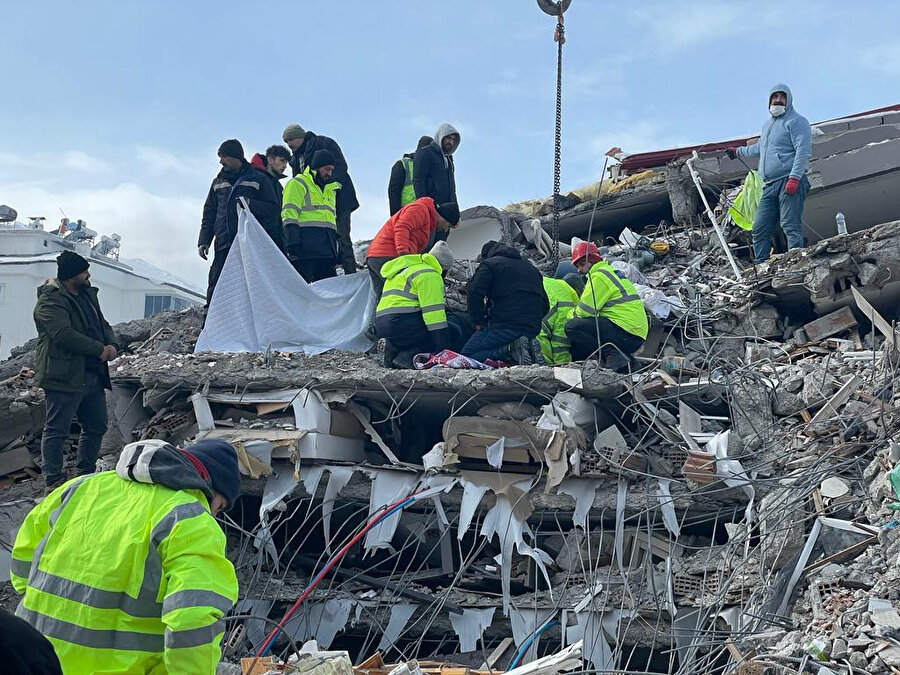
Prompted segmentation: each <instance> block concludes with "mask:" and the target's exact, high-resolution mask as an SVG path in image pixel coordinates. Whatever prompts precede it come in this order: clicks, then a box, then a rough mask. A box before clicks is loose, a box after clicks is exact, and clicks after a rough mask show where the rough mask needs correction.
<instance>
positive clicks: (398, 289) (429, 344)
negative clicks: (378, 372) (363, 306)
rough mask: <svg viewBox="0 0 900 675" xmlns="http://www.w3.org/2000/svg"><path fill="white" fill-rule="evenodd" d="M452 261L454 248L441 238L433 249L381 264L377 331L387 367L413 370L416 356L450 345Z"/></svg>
mask: <svg viewBox="0 0 900 675" xmlns="http://www.w3.org/2000/svg"><path fill="white" fill-rule="evenodd" d="M452 265H453V253H452V251H450V247H449V246H447V244H446V242H438V244H436V245H435V247H434V249H432V253H422V254H410V255H401V256H398V257H396V258H393V259H392V260H389V261H388V262H386V263H385V264H384V266H383V267H382V268H381V275H382V276H383V277H384V279H385V281H384V290H383V291H382V293H381V299H380V300H379V301H378V306H377V307H376V308H375V329H376V331H377V333H378V338H379V343H380V344H379V345H378V351H379V352H381V353H382V355H383V356H382V365H384V366H385V367H386V368H412V367H413V357H414V356H415V355H416V354H422V353H428V354H434V353H437V352H439V351H441V350H442V349H448V348H449V347H450V344H451V340H452V333H451V329H450V325H449V324H448V322H447V308H446V303H445V300H444V274H445V272H446V271H447V270H449V269H450V267H451V266H452ZM382 340H383V342H382Z"/></svg>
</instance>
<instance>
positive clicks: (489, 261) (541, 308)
mask: <svg viewBox="0 0 900 675" xmlns="http://www.w3.org/2000/svg"><path fill="white" fill-rule="evenodd" d="M466 295H467V296H468V304H469V316H471V317H472V321H473V322H475V324H476V325H478V326H481V327H482V328H483V327H485V325H487V327H488V328H509V329H513V330H521V331H522V332H523V334H525V335H527V336H529V337H534V336H536V335H537V334H538V333H539V332H540V329H541V319H542V318H543V317H544V315H546V314H547V312H548V311H550V303H549V302H548V301H547V295H546V293H544V282H543V279H542V277H541V273H540V272H539V271H538V269H537V268H536V267H535V266H534V265H532V264H531V263H530V262H528V261H527V260H523V259H522V256H520V255H519V252H518V251H517V250H516V249H514V248H512V247H511V246H507V245H506V244H501V243H500V242H496V241H489V242H488V243H486V244H485V245H484V247H483V248H482V249H481V264H480V265H479V266H478V269H477V270H475V275H474V276H473V277H472V279H471V281H469V285H468V286H467V287H466Z"/></svg>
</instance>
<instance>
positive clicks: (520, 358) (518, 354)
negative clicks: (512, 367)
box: [509, 335, 534, 366]
mask: <svg viewBox="0 0 900 675" xmlns="http://www.w3.org/2000/svg"><path fill="white" fill-rule="evenodd" d="M509 355H510V356H511V357H512V360H513V363H517V364H518V365H520V366H530V365H531V364H532V363H534V360H533V359H532V357H531V341H530V340H529V339H528V338H527V337H525V336H524V335H523V336H522V337H520V338H516V340H515V341H513V342H511V343H510V345H509Z"/></svg>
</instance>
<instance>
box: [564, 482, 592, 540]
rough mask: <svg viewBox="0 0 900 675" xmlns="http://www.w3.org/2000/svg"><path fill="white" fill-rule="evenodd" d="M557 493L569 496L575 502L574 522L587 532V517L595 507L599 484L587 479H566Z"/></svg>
mask: <svg viewBox="0 0 900 675" xmlns="http://www.w3.org/2000/svg"><path fill="white" fill-rule="evenodd" d="M556 491H557V492H559V493H562V494H564V495H569V496H570V497H571V498H572V499H574V500H575V512H574V513H573V514H572V522H573V523H574V524H575V526H576V527H580V528H581V529H582V530H585V531H587V517H588V513H589V512H590V510H591V506H593V505H594V494H595V493H596V491H597V482H596V481H593V480H589V479H586V478H566V479H565V480H564V481H563V482H562V483H561V484H560V486H559V487H558V488H556Z"/></svg>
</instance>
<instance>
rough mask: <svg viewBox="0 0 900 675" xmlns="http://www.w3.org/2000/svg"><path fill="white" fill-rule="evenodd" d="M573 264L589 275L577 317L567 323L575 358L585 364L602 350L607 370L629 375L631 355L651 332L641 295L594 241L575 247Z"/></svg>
mask: <svg viewBox="0 0 900 675" xmlns="http://www.w3.org/2000/svg"><path fill="white" fill-rule="evenodd" d="M572 264H573V265H575V267H576V269H577V270H578V273H579V274H587V280H586V281H585V285H584V291H583V292H582V293H581V298H580V299H579V300H578V304H577V305H576V306H575V311H574V312H573V318H571V319H569V321H568V322H566V336H567V337H568V338H569V342H570V345H571V351H572V359H573V360H575V361H583V360H585V359H587V358H589V357H590V356H591V355H592V354H594V353H595V352H596V351H597V350H598V349H599V350H600V356H601V361H602V362H603V363H604V364H606V367H607V368H610V369H611V370H616V371H618V372H627V371H628V370H629V368H630V367H631V355H632V354H634V352H636V351H637V350H638V349H640V348H641V347H642V346H643V344H644V341H645V340H646V339H647V333H648V332H649V323H648V321H647V312H646V311H645V310H644V303H643V301H642V300H641V296H640V295H638V293H637V290H636V289H635V287H634V284H632V283H631V282H630V281H629V280H628V279H623V278H621V277H619V275H618V274H616V271H615V269H613V267H612V266H611V265H610V264H609V263H608V262H606V261H605V260H603V258H602V257H601V256H600V251H599V250H598V249H597V246H596V245H594V244H593V243H591V242H587V241H582V242H579V243H578V244H576V245H575V246H574V247H573V248H572Z"/></svg>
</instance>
